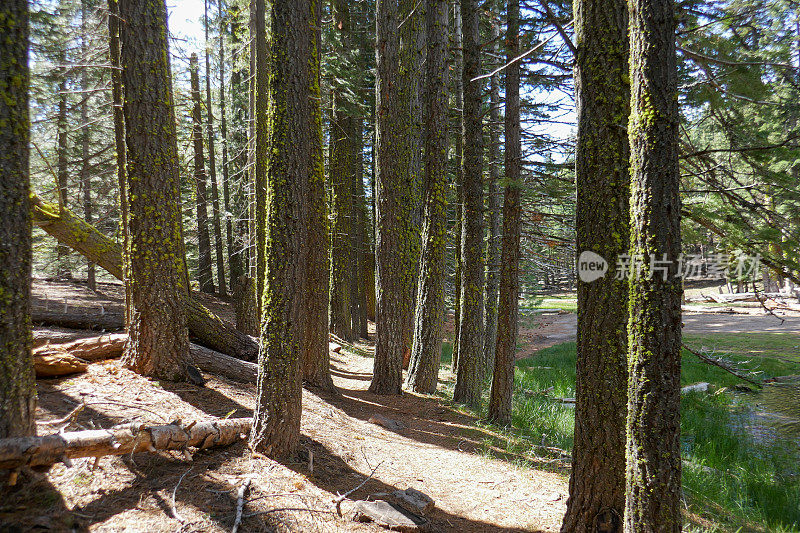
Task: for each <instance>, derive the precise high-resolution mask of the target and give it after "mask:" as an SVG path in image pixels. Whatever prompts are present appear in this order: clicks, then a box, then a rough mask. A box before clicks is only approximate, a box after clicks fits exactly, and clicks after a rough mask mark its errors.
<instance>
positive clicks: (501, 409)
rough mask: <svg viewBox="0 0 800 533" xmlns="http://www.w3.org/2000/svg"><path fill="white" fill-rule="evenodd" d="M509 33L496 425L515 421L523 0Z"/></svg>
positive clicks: (512, 0)
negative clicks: (513, 404)
mask: <svg viewBox="0 0 800 533" xmlns="http://www.w3.org/2000/svg"><path fill="white" fill-rule="evenodd" d="M507 13H508V29H507V30H506V31H507V33H506V59H507V61H508V62H509V67H508V68H507V69H506V86H505V89H506V91H505V92H506V116H505V161H504V166H505V174H506V183H507V184H506V188H505V191H504V196H503V250H502V257H501V261H500V292H499V300H498V305H497V316H498V320H497V346H496V348H495V355H494V372H493V374H492V392H491V394H490V395H489V413H488V415H487V418H488V419H489V420H492V421H493V422H496V423H498V424H502V425H507V424H510V423H511V395H512V393H513V392H514V362H515V361H516V356H517V316H518V312H519V258H520V250H519V241H520V228H521V222H520V219H521V217H522V210H521V206H520V190H521V188H522V140H521V133H522V132H521V128H520V115H519V74H520V67H519V63H518V62H515V63H511V60H512V59H514V58H516V57H517V56H519V0H508V7H507Z"/></svg>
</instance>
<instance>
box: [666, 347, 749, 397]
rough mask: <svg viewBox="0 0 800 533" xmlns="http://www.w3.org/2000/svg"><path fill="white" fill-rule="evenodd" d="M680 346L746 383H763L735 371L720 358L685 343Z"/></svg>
mask: <svg viewBox="0 0 800 533" xmlns="http://www.w3.org/2000/svg"><path fill="white" fill-rule="evenodd" d="M682 346H683V347H684V349H685V350H686V351H687V352H689V353H690V354H692V355H694V356H695V357H697V358H698V359H700V360H701V361H703V362H704V363H707V364H709V365H713V366H716V367H718V368H721V369H722V370H724V371H725V372H728V373H729V374H732V375H734V376H736V377H737V378H739V379H741V380H744V381H747V382H748V383H752V384H753V385H756V386H758V387H761V386H762V385H763V383H762V382H761V381H756V380H754V379H752V378H749V377H747V376H745V375H744V374H742V373H740V372H737V371H736V369H734V368H732V367H731V365H729V364H727V363H725V362H724V361H722V360H719V359H714V358H711V357H708V356H707V355H704V354H702V353H700V352H698V351H696V350H693V349H692V348H689V347H688V346H686V344H682Z"/></svg>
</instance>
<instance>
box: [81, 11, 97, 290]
mask: <svg viewBox="0 0 800 533" xmlns="http://www.w3.org/2000/svg"><path fill="white" fill-rule="evenodd" d="M88 9H89V7H88V6H87V4H86V0H82V1H81V56H82V57H83V58H86V57H87V56H88V54H89V44H88V40H89V36H88V35H87V32H88V27H87V24H86V19H87V17H88V16H89V14H88V13H87V10H88ZM83 60H84V61H85V60H86V59H83ZM81 89H82V90H83V91H84V94H82V95H81V98H82V99H81V174H80V177H81V188H83V218H84V219H85V220H86V222H87V223H88V224H91V223H92V216H93V213H92V207H93V206H92V175H91V174H90V172H89V141H90V139H89V136H90V134H91V129H90V128H89V94H90V93H89V77H88V75H87V70H86V67H85V66H84V67H83V68H82V69H81ZM86 284H87V286H88V287H89V289H91V290H96V289H97V283H96V281H95V269H94V263H92V262H91V261H90V262H89V263H88V264H87V265H86Z"/></svg>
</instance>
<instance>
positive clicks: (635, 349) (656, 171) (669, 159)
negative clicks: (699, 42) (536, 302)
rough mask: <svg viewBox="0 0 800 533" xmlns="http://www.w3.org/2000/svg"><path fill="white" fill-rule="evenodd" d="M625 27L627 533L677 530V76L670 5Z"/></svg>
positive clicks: (650, 9)
mask: <svg viewBox="0 0 800 533" xmlns="http://www.w3.org/2000/svg"><path fill="white" fill-rule="evenodd" d="M628 8H629V17H630V55H631V59H630V79H631V114H630V121H629V123H628V135H629V136H630V150H631V200H630V201H631V248H630V254H631V257H637V256H640V257H644V261H643V262H644V264H643V265H642V269H641V275H640V276H635V277H633V278H632V279H631V280H630V281H629V283H630V293H629V309H630V315H629V322H628V342H629V343H630V346H629V348H628V376H629V377H628V419H627V431H626V434H627V446H626V454H627V473H626V499H625V531H627V532H649V531H663V532H670V531H675V532H677V531H680V530H681V512H680V511H681V509H680V501H681V448H680V399H681V398H680V349H681V279H680V278H679V277H678V273H677V261H678V256H679V254H680V251H681V234H680V198H679V195H678V193H679V184H680V174H679V170H678V122H679V116H678V95H677V93H678V73H677V66H676V64H677V60H676V55H675V7H674V3H673V1H672V0H633V1H631V2H629V4H628Z"/></svg>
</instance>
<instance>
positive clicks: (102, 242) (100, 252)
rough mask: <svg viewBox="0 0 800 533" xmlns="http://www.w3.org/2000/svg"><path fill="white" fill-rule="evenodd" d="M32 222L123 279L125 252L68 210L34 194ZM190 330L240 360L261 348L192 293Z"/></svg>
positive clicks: (202, 340)
mask: <svg viewBox="0 0 800 533" xmlns="http://www.w3.org/2000/svg"><path fill="white" fill-rule="evenodd" d="M31 203H32V207H33V223H34V224H36V225H37V226H38V227H40V228H42V229H43V230H44V231H46V232H47V233H49V234H50V235H52V236H53V237H55V238H56V239H57V240H58V241H59V242H62V243H64V244H66V245H67V246H69V247H70V248H72V249H73V250H75V251H76V252H79V253H81V254H83V255H85V256H86V257H87V258H89V259H91V260H92V261H93V262H94V263H96V264H98V265H99V266H100V267H101V268H103V269H105V270H106V271H108V273H109V274H111V275H112V276H114V277H115V278H117V279H122V249H121V248H120V246H119V245H118V244H117V243H115V242H114V241H112V240H111V239H109V238H108V237H106V236H105V235H103V234H102V233H100V232H99V231H97V229H95V228H94V227H93V226H89V225H88V224H86V223H85V222H83V221H82V220H81V219H79V218H77V217H75V216H74V215H73V214H72V213H70V212H69V211H64V212H63V213H62V214H61V215H59V214H58V208H57V206H53V205H51V204H46V203H44V202H42V200H41V199H40V198H39V197H38V196H36V195H35V194H33V195H32V196H31ZM253 292H254V291H253ZM186 313H187V320H188V326H189V331H190V332H191V334H192V335H193V336H194V337H196V338H197V339H198V340H199V341H200V342H201V343H203V344H204V345H206V346H208V347H210V348H214V349H215V350H218V351H220V352H224V353H227V354H230V355H233V356H236V357H239V358H240V359H247V360H254V359H255V358H256V355H257V354H258V345H257V344H256V342H255V341H254V340H253V339H252V338H251V337H250V336H249V335H247V334H245V333H242V332H241V331H237V330H236V329H235V328H233V327H231V326H229V325H228V324H227V323H225V322H224V321H223V320H222V319H221V318H219V317H218V316H217V315H215V314H214V313H212V312H211V311H209V310H208V309H206V307H205V306H204V305H203V304H201V303H200V301H199V300H198V299H197V297H196V296H195V295H193V294H190V295H189V300H188V302H187V304H186Z"/></svg>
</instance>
